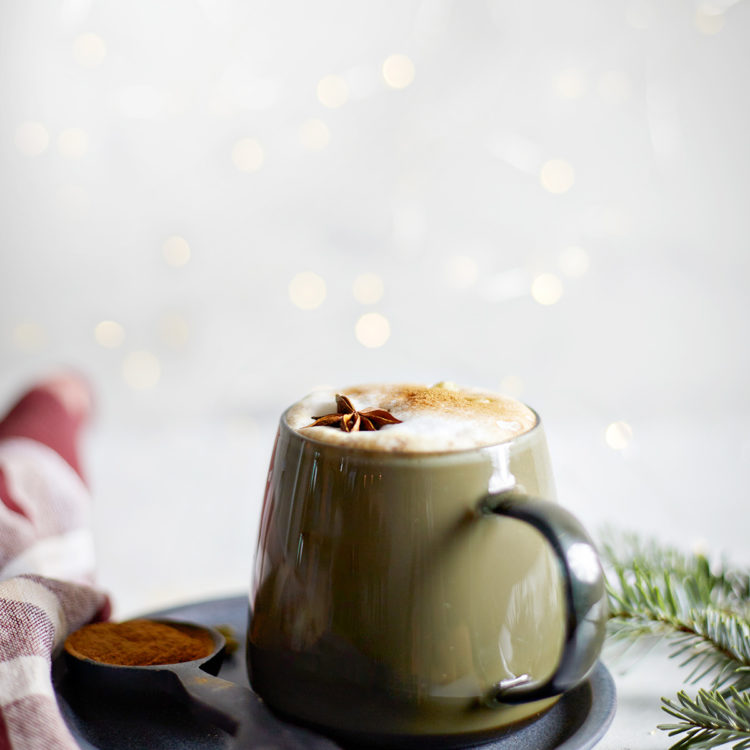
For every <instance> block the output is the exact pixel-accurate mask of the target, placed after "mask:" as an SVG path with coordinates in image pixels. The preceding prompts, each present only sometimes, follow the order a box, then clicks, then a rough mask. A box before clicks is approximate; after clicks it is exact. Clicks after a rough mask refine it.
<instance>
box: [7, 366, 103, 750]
mask: <svg viewBox="0 0 750 750" xmlns="http://www.w3.org/2000/svg"><path fill="white" fill-rule="evenodd" d="M89 411H90V398H89V392H88V389H87V387H86V385H85V384H84V383H83V382H82V381H81V380H80V379H78V378H75V377H72V376H64V377H58V378H55V379H52V380H48V381H45V382H44V383H42V384H41V385H39V386H37V387H36V388H34V389H32V390H31V391H29V392H28V393H26V395H24V396H23V397H22V398H21V399H20V400H19V401H18V402H17V403H16V405H15V406H14V407H13V408H12V409H11V410H10V412H9V413H8V414H7V416H6V417H5V419H4V420H3V421H2V422H0V750H8V749H10V748H13V750H50V749H51V748H55V750H58V749H59V750H67V749H68V748H70V749H71V750H73V749H75V748H77V747H78V745H77V743H76V742H75V740H74V739H73V737H72V736H71V734H70V732H69V731H68V729H67V726H66V725H65V722H64V721H63V719H62V717H61V716H60V713H59V710H58V708H57V702H56V700H55V695H54V691H53V688H52V680H51V675H50V670H51V661H52V658H53V656H54V655H55V654H56V653H57V651H58V650H59V649H60V647H61V646H62V643H63V641H64V640H65V638H66V636H67V635H68V633H69V632H71V631H73V630H75V629H76V628H79V627H81V626H82V625H85V624H86V623H87V622H90V621H92V620H94V619H99V618H102V617H104V616H106V614H107V613H108V608H109V603H108V600H107V598H106V596H105V595H104V594H102V593H101V592H99V591H97V590H96V589H95V588H93V586H92V584H93V582H94V553H93V549H94V548H93V541H92V537H91V530H90V525H89V511H90V507H89V506H90V496H89V492H88V488H87V487H86V484H85V481H84V479H83V476H82V474H81V469H80V465H79V462H78V454H77V439H78V434H79V432H80V429H81V427H82V426H83V424H84V423H85V421H86V419H87V417H88V414H89Z"/></svg>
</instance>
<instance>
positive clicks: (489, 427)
mask: <svg viewBox="0 0 750 750" xmlns="http://www.w3.org/2000/svg"><path fill="white" fill-rule="evenodd" d="M337 393H340V394H342V395H344V396H347V397H348V398H349V399H350V400H351V402H352V404H353V405H354V408H355V409H356V410H357V411H367V410H369V409H385V410H386V411H388V412H390V413H391V414H392V415H393V416H394V417H397V418H398V419H400V420H401V423H400V424H394V425H386V426H384V427H382V428H381V429H380V430H377V431H372V432H344V431H343V430H341V429H339V428H335V427H329V426H317V427H312V426H311V425H312V423H313V422H314V421H315V418H316V417H320V416H323V415H325V414H333V413H335V412H336V394H337ZM286 421H287V424H288V425H289V426H290V427H291V428H292V429H294V430H297V431H298V432H299V433H300V434H302V435H305V436H307V437H309V438H311V439H313V440H319V441H321V442H326V443H334V444H336V445H348V446H351V447H353V448H360V449H365V450H376V451H390V452H404V453H412V452H413V453H429V452H438V451H456V450H469V449H471V448H478V447H481V446H484V445H494V444H496V443H502V442H505V441H507V440H510V439H511V438H513V437H515V436H516V435H520V434H522V433H524V432H527V431H528V430H530V429H531V428H532V427H534V425H535V424H536V423H537V416H536V414H535V413H534V412H533V411H532V410H531V409H529V408H528V407H527V406H525V405H524V404H522V403H521V402H520V401H516V399H514V398H511V397H510V396H505V395H502V394H499V393H493V392H491V391H484V390H480V389H477V388H459V387H457V386H454V385H452V384H438V385H435V386H425V385H413V384H397V385H385V384H375V385H357V386H351V387H349V388H342V389H330V390H318V391H314V392H313V393H310V394H309V395H308V396H306V397H305V398H303V399H302V400H301V401H298V402H297V403H296V404H294V406H292V407H291V408H290V409H289V410H288V411H287V413H286Z"/></svg>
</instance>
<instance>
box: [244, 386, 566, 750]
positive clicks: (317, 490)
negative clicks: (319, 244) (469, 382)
mask: <svg viewBox="0 0 750 750" xmlns="http://www.w3.org/2000/svg"><path fill="white" fill-rule="evenodd" d="M337 394H338V396H339V398H337ZM342 397H345V398H342ZM316 422H317V424H316V425H315V426H313V425H314V424H315V423H316ZM511 489H513V490H514V491H516V492H522V493H527V494H528V495H532V496H535V497H537V498H541V499H543V500H548V501H554V499H555V498H554V487H553V482H552V473H551V470H550V466H549V458H548V454H547V447H546V443H545V439H544V435H543V432H542V428H541V424H540V423H539V419H538V417H537V415H536V414H535V412H533V411H532V410H531V409H529V408H528V407H526V406H524V405H523V404H521V403H519V402H518V401H515V400H514V399H512V398H509V397H507V396H501V395H498V394H493V393H488V392H484V391H479V390H473V389H465V388H461V389H459V388H456V387H454V386H451V385H448V384H440V385H438V386H433V387H427V386H417V385H374V386H357V387H351V388H342V389H340V390H336V391H330V392H322V391H318V392H315V393H313V394H311V395H309V396H307V397H306V398H304V399H302V400H301V401H299V402H298V403H296V404H295V405H294V406H292V407H291V408H289V409H288V410H287V412H286V413H285V414H284V416H282V418H281V421H280V425H279V432H278V435H277V439H276V445H275V447H274V454H273V458H272V463H271V468H270V471H269V476H268V484H267V488H266V495H265V500H264V505H263V512H262V518H261V524H260V532H259V540H258V548H257V553H256V560H255V573H254V580H253V586H252V590H251V594H250V608H251V620H250V625H249V629H248V667H249V673H250V679H251V683H252V686H253V688H254V689H255V690H256V691H257V692H258V693H259V695H260V696H261V697H262V698H263V699H264V701H266V702H267V703H268V705H270V706H271V707H272V708H273V709H275V710H276V711H278V712H279V713H281V714H283V715H285V716H287V717H290V718H292V719H293V720H295V721H298V722H301V723H303V724H307V725H310V726H313V727H319V728H322V729H323V730H325V731H328V732H330V733H333V734H334V736H337V737H342V738H344V739H349V740H354V741H358V740H364V741H377V742H380V741H384V742H386V743H389V744H391V745H393V744H395V745H398V744H399V743H400V742H403V743H404V744H410V743H411V741H412V740H413V739H414V738H415V737H417V738H424V739H425V740H426V741H429V743H431V744H430V746H438V745H440V744H443V745H444V746H451V744H454V745H457V744H462V743H463V744H466V743H467V742H468V741H477V742H478V741H481V740H482V739H483V738H485V737H490V736H493V735H494V734H497V733H498V731H502V730H505V729H507V728H508V727H512V726H513V725H515V724H516V723H517V722H519V721H522V720H525V719H529V718H530V717H533V716H535V715H537V714H538V713H540V712H541V711H543V710H545V709H546V708H547V707H548V706H550V705H551V704H552V703H553V702H554V701H555V698H554V697H551V698H550V697H547V698H545V699H543V700H533V701H531V702H527V703H522V704H519V705H511V704H510V703H509V704H508V705H500V706H499V707H497V706H495V707H490V706H489V705H488V702H487V700H486V697H487V696H488V695H489V694H490V693H491V692H492V690H493V688H494V687H495V686H497V685H498V683H500V682H501V681H504V680H505V681H507V680H514V679H518V678H519V677H520V676H530V677H531V678H533V679H534V680H545V679H546V678H547V677H548V676H549V675H551V674H552V673H554V672H555V670H556V669H557V667H558V664H559V663H560V659H561V652H562V650H563V642H564V641H565V638H566V636H565V633H566V631H565V627H566V625H565V623H566V598H565V596H566V595H565V590H564V586H563V584H562V582H561V574H560V566H559V564H558V560H557V559H556V557H555V555H554V553H553V552H552V548H551V547H550V544H549V542H547V541H545V540H544V539H543V537H542V536H541V535H540V534H539V533H538V532H537V531H536V530H535V529H534V528H532V527H531V526H530V525H529V524H528V523H524V522H522V521H519V520H516V519H515V518H503V517H498V516H497V515H492V514H489V515H487V514H486V513H482V510H481V508H482V504H483V503H484V502H485V501H486V500H487V498H488V497H496V496H498V493H503V492H504V491H506V490H511ZM555 507H557V506H555Z"/></svg>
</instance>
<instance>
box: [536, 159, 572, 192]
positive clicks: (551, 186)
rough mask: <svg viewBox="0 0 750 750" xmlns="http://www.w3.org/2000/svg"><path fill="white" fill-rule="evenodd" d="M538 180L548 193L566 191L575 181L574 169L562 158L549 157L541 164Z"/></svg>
mask: <svg viewBox="0 0 750 750" xmlns="http://www.w3.org/2000/svg"><path fill="white" fill-rule="evenodd" d="M539 181H540V182H541V183H542V187H543V188H544V189H545V190H548V191H549V192H550V193H556V194H561V193H567V192H568V190H570V188H572V187H573V183H574V182H575V171H574V169H573V167H572V166H571V165H570V164H569V163H568V162H567V161H565V160H564V159H550V160H549V161H546V162H544V164H543V165H542V169H541V171H540V173H539Z"/></svg>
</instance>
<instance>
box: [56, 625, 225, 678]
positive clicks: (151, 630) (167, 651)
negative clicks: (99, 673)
mask: <svg viewBox="0 0 750 750" xmlns="http://www.w3.org/2000/svg"><path fill="white" fill-rule="evenodd" d="M65 650H66V651H68V652H69V653H71V654H72V655H73V656H77V657H79V658H80V657H84V658H88V659H93V660H94V661H98V662H103V663H104V664H119V665H123V666H140V667H145V666H149V665H152V664H178V663H180V662H184V661H193V659H201V658H204V657H206V656H208V655H209V654H211V652H212V651H213V650H214V642H213V639H212V638H211V634H210V633H209V632H207V631H206V630H204V629H203V628H200V627H191V626H190V625H182V624H178V623H170V624H167V623H164V622H156V621H155V620H129V621H127V622H120V623H115V622H96V623H93V624H92V625H86V626H84V627H82V628H81V629H80V630H76V631H75V632H74V633H72V634H71V635H70V636H68V639H67V640H66V641H65Z"/></svg>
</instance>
